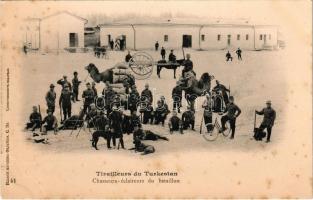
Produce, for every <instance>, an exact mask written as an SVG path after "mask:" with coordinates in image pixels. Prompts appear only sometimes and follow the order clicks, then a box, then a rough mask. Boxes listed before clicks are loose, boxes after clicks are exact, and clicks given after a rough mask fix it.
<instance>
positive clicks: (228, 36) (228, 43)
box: [227, 35, 231, 46]
mask: <svg viewBox="0 0 313 200" xmlns="http://www.w3.org/2000/svg"><path fill="white" fill-rule="evenodd" d="M230 43H231V35H227V45H228V46H230Z"/></svg>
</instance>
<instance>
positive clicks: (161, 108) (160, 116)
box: [154, 100, 170, 126]
mask: <svg viewBox="0 0 313 200" xmlns="http://www.w3.org/2000/svg"><path fill="white" fill-rule="evenodd" d="M154 113H155V115H154V119H155V121H154V123H155V124H159V123H162V126H164V122H165V119H166V116H167V115H168V113H170V111H169V110H168V106H167V104H166V103H165V102H164V101H162V100H158V102H157V107H156V109H155V112H154Z"/></svg>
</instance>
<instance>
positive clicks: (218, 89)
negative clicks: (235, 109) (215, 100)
mask: <svg viewBox="0 0 313 200" xmlns="http://www.w3.org/2000/svg"><path fill="white" fill-rule="evenodd" d="M212 91H214V92H216V93H219V92H220V93H221V94H222V96H223V100H224V102H225V104H226V105H227V104H228V103H229V100H228V94H227V92H230V90H229V89H227V88H226V87H225V85H222V84H220V82H219V81H218V80H216V86H215V87H214V88H213V89H212Z"/></svg>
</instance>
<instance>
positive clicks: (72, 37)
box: [70, 33, 78, 47]
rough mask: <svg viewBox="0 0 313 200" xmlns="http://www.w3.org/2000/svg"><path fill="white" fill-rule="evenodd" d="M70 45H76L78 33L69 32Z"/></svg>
mask: <svg viewBox="0 0 313 200" xmlns="http://www.w3.org/2000/svg"><path fill="white" fill-rule="evenodd" d="M70 47H78V34H77V33H70Z"/></svg>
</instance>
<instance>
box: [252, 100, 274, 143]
mask: <svg viewBox="0 0 313 200" xmlns="http://www.w3.org/2000/svg"><path fill="white" fill-rule="evenodd" d="M255 112H256V114H258V115H264V118H263V121H262V123H261V125H260V127H259V128H258V132H262V131H263V130H264V129H265V128H266V129H267V139H266V142H270V141H271V134H272V127H273V126H274V122H275V119H276V111H275V110H274V109H273V108H272V103H271V101H267V102H266V108H263V109H262V110H261V111H255Z"/></svg>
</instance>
